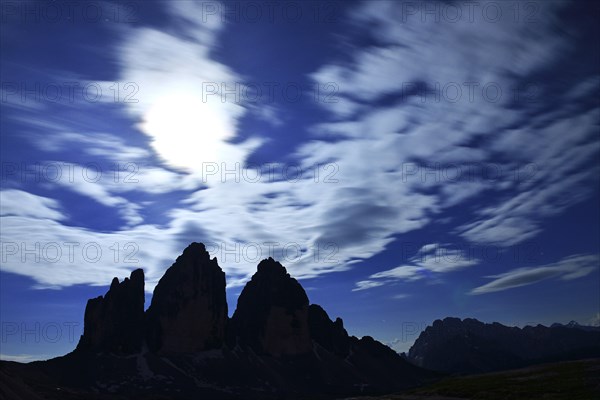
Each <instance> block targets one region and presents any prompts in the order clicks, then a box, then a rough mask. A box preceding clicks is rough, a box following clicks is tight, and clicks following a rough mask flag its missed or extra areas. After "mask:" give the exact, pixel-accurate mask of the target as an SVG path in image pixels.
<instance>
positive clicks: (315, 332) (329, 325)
mask: <svg viewBox="0 0 600 400" xmlns="http://www.w3.org/2000/svg"><path fill="white" fill-rule="evenodd" d="M308 326H309V329H310V335H311V337H312V339H313V340H314V341H315V342H317V343H318V344H320V345H321V346H323V347H324V348H325V349H327V350H329V351H330V352H332V353H335V354H337V355H339V356H341V357H345V356H347V355H348V351H349V349H350V339H349V337H348V332H346V329H344V322H343V321H342V319H341V318H336V320H335V322H332V321H331V319H329V316H328V315H327V313H326V312H325V310H323V308H321V306H319V305H317V304H311V305H310V306H309V307H308Z"/></svg>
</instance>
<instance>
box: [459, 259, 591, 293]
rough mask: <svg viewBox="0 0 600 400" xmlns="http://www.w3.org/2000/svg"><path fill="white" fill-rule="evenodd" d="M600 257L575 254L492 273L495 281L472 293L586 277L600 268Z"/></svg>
mask: <svg viewBox="0 0 600 400" xmlns="http://www.w3.org/2000/svg"><path fill="white" fill-rule="evenodd" d="M599 262H600V258H599V257H598V255H573V256H570V257H566V258H564V259H562V260H560V261H558V262H556V263H553V264H547V265H542V266H539V267H527V268H517V269H513V270H511V271H508V272H505V273H503V274H498V275H492V276H489V277H488V278H494V280H493V281H491V282H489V283H486V284H485V285H482V286H479V287H477V288H475V289H473V290H471V292H470V294H472V295H480V294H486V293H494V292H500V291H503V290H507V289H513V288H517V287H521V286H528V285H533V284H535V283H538V282H541V281H544V280H547V279H552V278H558V279H561V280H563V281H569V280H573V279H578V278H582V277H585V276H587V275H589V274H591V273H592V272H594V271H595V270H597V269H598V263H599Z"/></svg>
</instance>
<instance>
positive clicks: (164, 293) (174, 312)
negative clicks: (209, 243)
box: [146, 243, 227, 354]
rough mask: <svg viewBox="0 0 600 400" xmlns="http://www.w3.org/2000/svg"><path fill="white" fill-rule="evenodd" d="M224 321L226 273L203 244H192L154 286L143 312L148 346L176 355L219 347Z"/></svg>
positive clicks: (225, 310) (152, 349)
mask: <svg viewBox="0 0 600 400" xmlns="http://www.w3.org/2000/svg"><path fill="white" fill-rule="evenodd" d="M226 323H227V301H226V297H225V273H224V272H223V270H222V269H221V268H220V267H219V264H218V263H217V259H216V258H213V259H211V258H210V255H209V254H208V252H207V251H206V248H205V247H204V245H203V244H202V243H192V244H190V245H189V246H188V247H187V248H186V249H185V250H184V251H183V254H182V255H180V256H179V257H177V260H176V261H175V263H174V264H173V265H172V266H171V267H170V268H169V269H167V271H166V272H165V274H164V275H163V277H162V278H161V279H160V281H159V282H158V285H157V286H156V288H155V289H154V295H153V297H152V303H151V304H150V307H149V308H148V311H147V315H146V340H147V343H148V347H149V349H150V350H151V351H155V352H160V353H175V354H176V353H193V352H197V351H201V350H207V349H212V348H218V347H221V346H222V344H223V340H224V336H225V325H226Z"/></svg>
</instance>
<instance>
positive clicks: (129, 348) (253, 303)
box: [0, 243, 439, 400]
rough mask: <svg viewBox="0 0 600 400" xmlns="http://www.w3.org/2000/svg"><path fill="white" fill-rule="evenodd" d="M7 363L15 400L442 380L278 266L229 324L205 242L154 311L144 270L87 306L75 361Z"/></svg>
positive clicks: (242, 393) (290, 391)
mask: <svg viewBox="0 0 600 400" xmlns="http://www.w3.org/2000/svg"><path fill="white" fill-rule="evenodd" d="M0 366H1V368H0V375H1V376H0V377H1V378H2V379H0V394H1V395H3V396H0V397H2V398H7V399H42V398H43V399H61V400H62V399H80V398H81V399H83V398H85V399H113V398H114V399H117V398H118V399H121V398H127V399H144V400H147V399H197V398H205V399H210V400H218V399H244V400H249V399H280V398H307V399H321V398H333V397H338V396H346V395H355V394H382V393H389V392H392V391H398V390H401V389H405V388H408V387H413V386H417V385H420V384H423V383H425V382H428V381H431V380H432V379H435V378H437V377H438V376H439V375H438V374H436V373H433V372H430V371H427V370H425V369H422V368H419V367H416V366H414V365H412V364H410V363H409V362H407V361H406V360H405V359H403V358H402V357H401V356H400V355H398V354H397V353H396V352H394V351H393V350H391V349H390V348H389V347H387V346H385V345H383V344H381V343H380V342H378V341H376V340H374V339H373V338H371V337H368V336H366V337H363V338H362V339H358V338H356V337H354V336H349V335H348V333H347V332H346V330H345V329H344V323H343V321H342V320H341V319H340V318H337V319H336V320H335V321H332V320H331V319H330V318H329V316H328V315H327V313H326V312H325V310H323V309H322V308H321V307H320V306H318V305H316V304H309V300H308V297H307V296H306V293H305V291H304V289H303V288H302V286H301V285H300V284H299V283H298V282H297V281H296V280H295V279H293V278H292V277H290V275H289V274H288V273H287V271H286V269H285V267H283V266H282V265H281V264H280V263H278V262H276V261H275V260H273V259H272V258H269V259H267V260H263V261H262V262H260V264H259V265H258V268H257V272H256V273H255V274H254V276H253V277H252V279H251V280H250V281H249V282H248V283H247V284H246V286H245V287H244V289H243V291H242V292H241V294H240V296H239V299H238V304H237V308H236V310H235V312H234V314H233V316H232V317H231V318H228V309H227V302H226V297H225V274H224V272H223V271H222V270H221V268H220V267H219V265H218V262H217V259H216V258H212V259H211V258H210V256H209V254H208V252H207V251H206V249H205V247H204V245H203V244H200V243H192V244H191V245H190V246H188V247H187V248H186V249H185V250H184V252H183V254H182V255H181V256H179V257H178V258H177V260H176V261H175V263H174V264H173V265H172V266H171V267H170V268H169V269H168V270H167V271H166V272H165V274H164V276H163V277H162V278H161V279H160V281H159V283H158V285H157V286H156V288H155V290H154V294H153V297H152V302H151V304H150V307H149V308H148V309H147V310H146V311H144V272H143V271H142V270H141V269H138V270H136V271H133V272H132V273H131V276H130V277H129V278H125V279H124V281H122V282H119V280H118V279H117V278H115V279H114V280H113V281H112V283H111V286H110V289H109V290H108V292H107V293H106V294H105V295H104V296H100V297H96V298H94V299H90V300H89V301H88V303H87V306H86V310H85V317H84V332H83V335H82V336H81V339H80V341H79V344H78V345H77V348H76V349H75V350H74V351H73V352H72V353H69V354H67V355H65V356H63V357H58V358H54V359H51V360H48V361H41V362H33V363H30V364H18V363H12V362H1V363H0ZM115 396H117V397H115ZM118 396H123V397H118Z"/></svg>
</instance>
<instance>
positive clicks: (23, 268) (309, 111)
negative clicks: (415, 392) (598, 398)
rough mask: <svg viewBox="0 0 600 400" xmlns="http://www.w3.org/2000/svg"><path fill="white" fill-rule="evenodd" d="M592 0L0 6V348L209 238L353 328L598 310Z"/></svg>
mask: <svg viewBox="0 0 600 400" xmlns="http://www.w3.org/2000/svg"><path fill="white" fill-rule="evenodd" d="M598 14H599V8H598V5H595V4H594V3H593V2H557V1H556V2H555V1H539V2H536V1H533V2H531V1H529V2H518V1H505V2H480V1H475V2H470V3H465V2H428V3H417V2H410V1H394V2H384V1H367V2H359V1H345V2H321V3H319V2H277V3H270V2H251V3H248V2H225V3H218V2H200V1H199V2H192V1H183V0H178V1H170V2H161V1H153V2H135V1H132V2H119V3H116V2H108V1H106V2H96V1H91V2H81V3H77V4H74V3H72V2H60V1H53V2H35V1H23V2H21V1H19V2H11V1H3V2H2V26H1V28H0V29H1V33H2V38H1V41H2V42H1V44H2V58H1V64H0V68H1V74H2V77H1V81H2V82H1V85H2V87H1V91H0V96H1V97H2V98H1V106H2V113H1V115H0V124H1V125H0V127H1V145H2V146H1V150H0V155H1V160H2V171H1V172H2V176H1V179H2V187H1V191H0V196H1V197H0V201H1V203H0V211H1V219H0V224H1V225H0V236H1V241H2V243H1V246H0V247H1V249H0V250H1V252H2V253H1V260H0V261H1V263H0V266H1V268H0V312H1V315H0V319H1V322H2V338H1V341H0V346H1V348H0V354H1V355H2V358H4V359H15V360H33V359H43V358H48V357H51V356H55V355H60V354H64V353H66V352H68V351H70V350H72V349H73V348H74V347H75V345H76V342H77V340H78V338H79V335H80V334H81V332H82V328H83V325H82V324H83V312H84V308H85V303H86V301H87V299H88V298H90V297H96V296H98V295H102V294H104V293H105V291H106V290H107V289H108V285H109V283H110V281H111V279H112V278H113V277H114V276H117V277H119V278H124V277H125V276H128V275H129V273H130V271H132V270H133V269H136V268H143V269H144V271H145V273H146V279H147V281H146V289H147V299H146V303H147V305H148V304H149V300H150V298H151V297H150V296H151V292H152V289H153V288H154V286H155V285H156V283H157V281H158V279H160V277H161V276H162V274H163V273H164V271H165V270H166V268H168V267H169V266H170V265H171V263H172V262H173V261H174V259H175V258H176V257H177V255H179V254H180V253H181V251H182V250H183V248H185V246H186V245H187V244H189V243H190V242H192V241H199V242H204V243H205V244H207V247H208V249H209V251H210V252H211V254H212V255H214V256H216V257H217V258H218V260H219V264H220V265H221V267H222V268H223V269H224V270H225V272H226V274H227V282H228V289H227V291H228V293H227V297H228V303H229V309H230V312H233V310H234V309H235V305H236V301H237V295H238V294H239V292H240V291H241V289H242V287H243V285H244V283H245V282H246V281H247V280H248V278H249V277H250V276H251V275H252V274H253V273H254V271H255V269H256V265H257V264H258V262H259V261H260V259H262V258H266V257H268V256H273V257H275V258H276V259H279V260H281V261H282V263H283V264H284V265H285V266H286V267H287V268H288V271H289V272H290V273H291V274H292V275H293V276H294V277H296V278H298V279H299V280H300V281H301V283H302V284H303V285H304V287H305V288H306V290H307V293H308V296H309V298H310V300H311V301H312V302H314V303H318V304H321V305H322V306H323V307H324V308H325V309H326V310H327V311H328V312H329V314H330V316H331V317H336V316H341V317H342V318H343V319H344V321H345V324H346V327H347V329H348V331H349V333H350V334H354V335H357V336H362V335H366V334H369V335H372V336H374V337H375V338H377V339H379V340H381V341H383V342H385V343H388V344H390V345H392V346H393V348H394V349H396V350H398V351H405V350H407V349H408V348H409V347H410V345H411V344H412V342H413V341H414V340H415V339H416V337H417V335H418V333H419V331H420V330H421V329H423V328H424V327H425V326H426V325H427V324H430V323H431V322H432V321H433V320H435V319H437V318H443V317H446V316H458V317H475V318H478V319H480V320H483V321H486V322H492V321H498V322H501V323H504V324H507V325H518V326H523V325H526V324H537V323H543V324H550V323H552V322H568V321H570V320H573V319H574V320H577V321H578V322H580V323H585V324H593V323H596V324H597V323H598V322H599V317H600V314H599V311H600V310H599V308H600V277H599V272H598V264H599V254H600V249H599V243H600V235H599V228H598V227H599V224H598V221H599V219H600V215H599V210H598V204H599V196H600V193H599V181H598V177H599V169H600V161H599V158H598V157H599V154H600V140H599V137H598V129H599V120H600V118H599V117H600V105H599V103H598V98H599V96H598V94H599V93H598V92H599V89H600V75H599V74H598V71H599V70H600V68H599V67H600V65H599V58H598V54H599V53H598V46H597V38H598V36H599V32H598V30H599V28H598V25H597V23H596V21H597V17H598Z"/></svg>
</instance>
